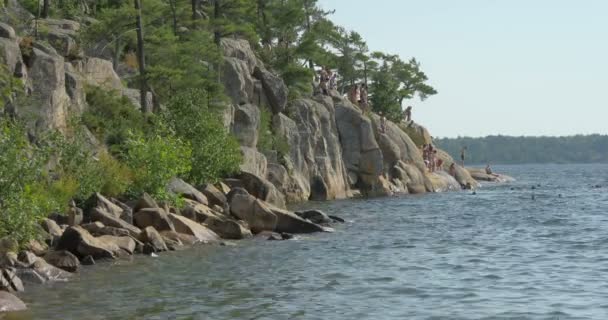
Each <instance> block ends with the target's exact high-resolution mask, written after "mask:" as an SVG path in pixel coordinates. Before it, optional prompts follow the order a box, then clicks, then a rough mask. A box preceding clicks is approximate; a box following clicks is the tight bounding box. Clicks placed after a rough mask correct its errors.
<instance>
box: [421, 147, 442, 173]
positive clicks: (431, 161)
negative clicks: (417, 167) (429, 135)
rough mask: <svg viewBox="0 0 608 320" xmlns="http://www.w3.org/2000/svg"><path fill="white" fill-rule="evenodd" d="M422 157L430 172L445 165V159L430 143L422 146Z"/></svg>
mask: <svg viewBox="0 0 608 320" xmlns="http://www.w3.org/2000/svg"><path fill="white" fill-rule="evenodd" d="M422 159H423V160H424V164H425V165H426V168H427V169H428V170H429V172H435V170H437V169H441V166H442V165H443V160H442V159H440V158H439V157H438V156H437V149H436V148H435V147H433V145H432V144H430V143H429V144H425V145H423V146H422Z"/></svg>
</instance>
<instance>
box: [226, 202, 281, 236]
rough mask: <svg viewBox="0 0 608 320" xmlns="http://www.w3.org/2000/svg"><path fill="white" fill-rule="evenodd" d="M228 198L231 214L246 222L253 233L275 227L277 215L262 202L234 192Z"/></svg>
mask: <svg viewBox="0 0 608 320" xmlns="http://www.w3.org/2000/svg"><path fill="white" fill-rule="evenodd" d="M229 199H230V212H231V213H232V215H234V216H235V217H237V218H238V219H241V220H244V221H245V222H247V224H248V225H249V227H250V228H251V231H252V232H253V233H259V232H262V231H273V230H274V229H275V227H276V225H277V217H276V215H275V214H274V213H272V211H271V210H270V209H269V208H268V206H267V205H266V204H265V203H264V202H262V201H260V200H259V199H256V198H255V197H254V196H251V195H249V194H242V193H235V194H234V195H232V197H229Z"/></svg>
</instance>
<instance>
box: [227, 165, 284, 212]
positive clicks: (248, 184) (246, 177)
mask: <svg viewBox="0 0 608 320" xmlns="http://www.w3.org/2000/svg"><path fill="white" fill-rule="evenodd" d="M238 179H239V180H241V183H242V184H243V188H245V190H247V192H249V194H250V195H252V196H254V197H256V198H258V199H262V200H264V201H266V202H269V203H271V204H273V205H275V206H277V207H280V208H285V198H284V196H283V194H282V193H281V192H280V191H279V190H278V189H277V188H276V187H275V186H274V185H273V184H272V183H271V182H270V181H268V180H266V179H264V178H262V177H259V176H257V175H255V174H252V173H249V172H241V174H239V175H238Z"/></svg>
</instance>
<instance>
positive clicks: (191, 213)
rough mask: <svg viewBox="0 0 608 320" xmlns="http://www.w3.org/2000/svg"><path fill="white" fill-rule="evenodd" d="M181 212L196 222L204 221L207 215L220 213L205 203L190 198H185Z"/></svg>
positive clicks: (212, 215)
mask: <svg viewBox="0 0 608 320" xmlns="http://www.w3.org/2000/svg"><path fill="white" fill-rule="evenodd" d="M181 213H182V215H183V216H184V217H186V218H188V219H190V220H193V221H196V222H198V223H203V222H205V221H206V220H207V219H208V218H209V217H216V216H219V215H220V214H219V213H218V212H216V211H214V210H212V209H211V208H209V207H207V206H206V205H204V204H201V203H198V202H196V201H192V200H186V203H185V205H184V207H183V208H182V210H181Z"/></svg>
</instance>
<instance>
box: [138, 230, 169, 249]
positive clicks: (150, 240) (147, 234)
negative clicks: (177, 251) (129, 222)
mask: <svg viewBox="0 0 608 320" xmlns="http://www.w3.org/2000/svg"><path fill="white" fill-rule="evenodd" d="M173 232H175V231H173ZM138 240H139V241H141V242H143V243H145V244H147V245H149V247H150V248H152V249H153V251H154V252H161V251H167V250H169V249H168V248H167V244H166V243H165V241H164V240H163V237H162V236H161V235H160V233H158V231H156V229H154V227H146V228H144V229H143V230H142V232H141V234H140V235H139V238H138Z"/></svg>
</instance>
